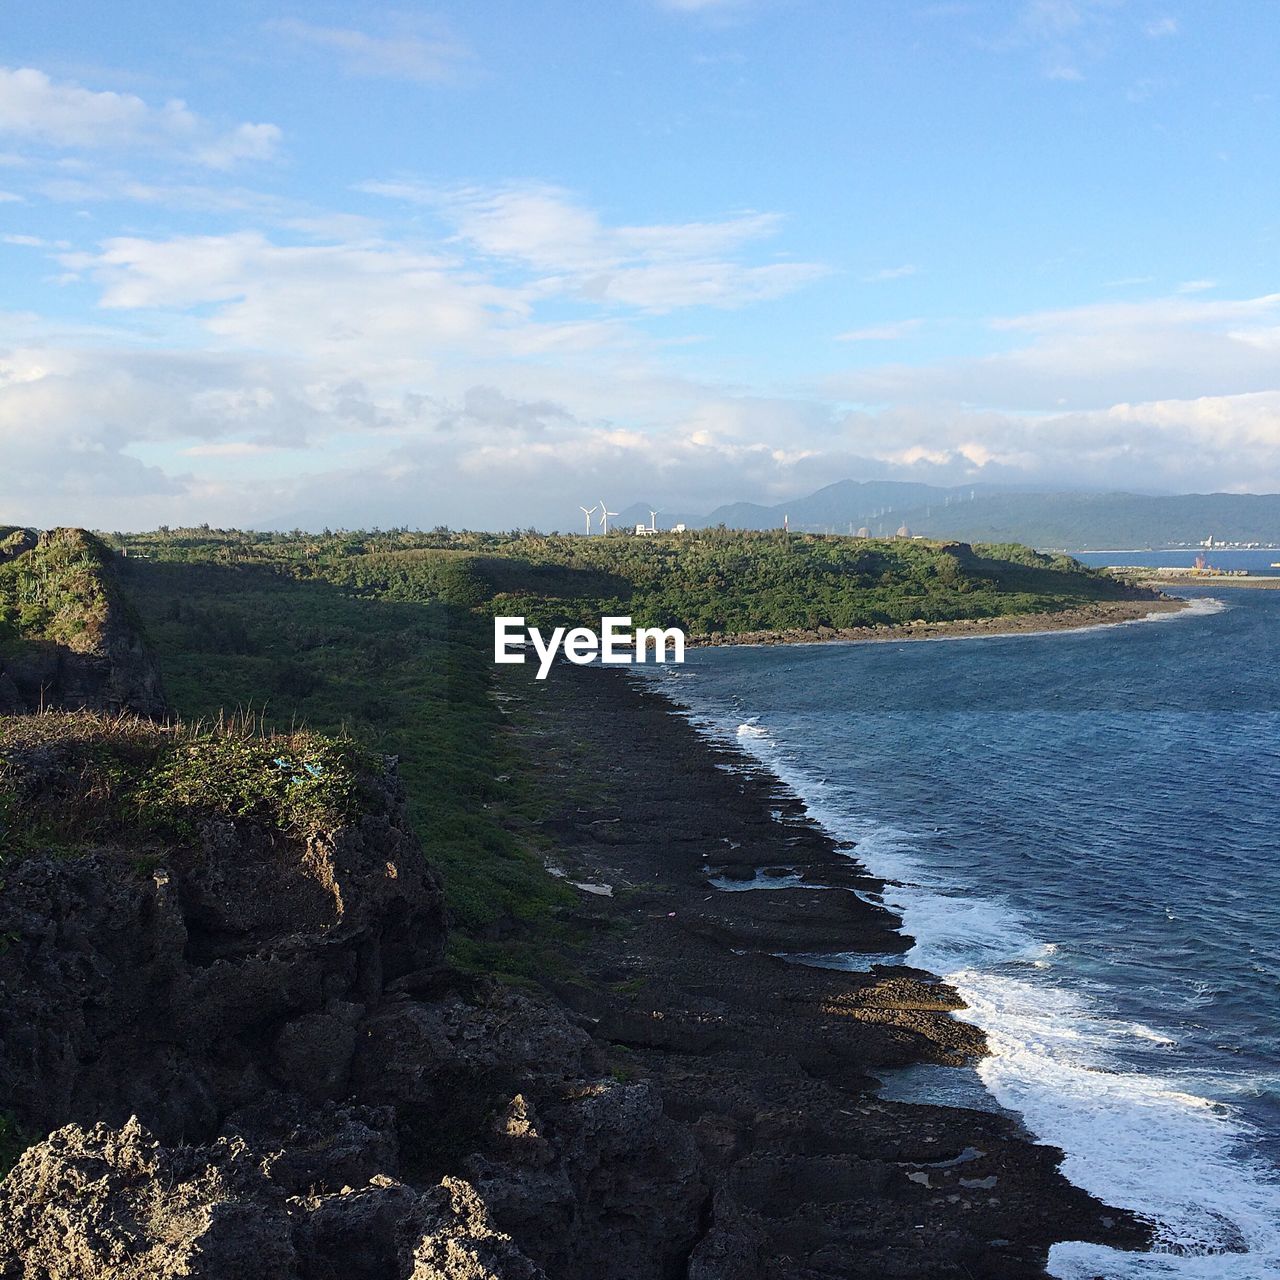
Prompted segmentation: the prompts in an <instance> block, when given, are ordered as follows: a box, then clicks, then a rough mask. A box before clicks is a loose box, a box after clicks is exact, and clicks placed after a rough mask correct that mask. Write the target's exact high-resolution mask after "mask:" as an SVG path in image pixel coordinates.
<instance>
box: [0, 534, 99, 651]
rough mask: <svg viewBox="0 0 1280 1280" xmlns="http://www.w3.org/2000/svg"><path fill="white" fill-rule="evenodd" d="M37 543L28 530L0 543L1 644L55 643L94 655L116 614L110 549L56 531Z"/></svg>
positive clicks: (89, 536) (88, 536)
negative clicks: (37, 641) (15, 642)
mask: <svg viewBox="0 0 1280 1280" xmlns="http://www.w3.org/2000/svg"><path fill="white" fill-rule="evenodd" d="M32 542H33V539H32V538H31V536H30V535H29V534H28V533H27V532H26V531H25V530H15V531H12V532H10V533H8V534H7V535H6V536H5V537H3V538H0V643H2V642H4V641H13V640H18V639H21V640H51V641H55V642H56V643H58V644H62V645H65V646H67V647H68V648H70V649H73V650H75V651H77V652H90V651H92V650H93V649H94V648H95V647H96V646H97V644H98V642H99V640H100V639H101V636H102V633H103V630H104V628H105V627H106V626H107V625H108V622H109V620H110V617H111V615H112V611H113V609H114V608H116V607H121V608H123V607H124V606H123V602H122V601H121V600H119V598H118V596H117V593H116V592H115V591H114V590H113V587H112V581H111V575H110V573H109V572H108V565H109V563H110V561H111V558H112V557H111V551H110V549H109V548H108V547H107V546H106V545H105V544H104V543H103V542H102V541H101V540H100V539H98V538H96V537H94V535H93V534H90V533H86V532H85V531H84V530H83V529H54V530H52V531H51V532H49V533H46V534H42V535H41V536H40V538H39V540H38V541H36V542H35V543H34V545H31V544H32Z"/></svg>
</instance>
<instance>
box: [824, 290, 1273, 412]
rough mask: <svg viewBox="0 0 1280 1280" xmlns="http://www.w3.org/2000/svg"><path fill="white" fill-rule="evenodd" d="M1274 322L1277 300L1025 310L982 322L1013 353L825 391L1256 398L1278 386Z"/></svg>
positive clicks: (871, 376)
mask: <svg viewBox="0 0 1280 1280" xmlns="http://www.w3.org/2000/svg"><path fill="white" fill-rule="evenodd" d="M1278 319H1280V294H1266V295H1262V296H1260V297H1256V298H1243V299H1201V298H1195V297H1190V296H1175V297H1171V298H1158V299H1152V300H1149V301H1145V302H1110V303H1098V304H1094V305H1091V306H1083V307H1074V308H1066V309H1063V310H1058V311H1044V312H1033V313H1030V314H1028V315H1022V316H1011V317H1004V318H1000V319H997V320H994V321H992V322H991V328H992V330H993V331H994V332H995V333H997V334H1002V335H1009V336H1010V337H1011V338H1013V339H1014V341H1015V342H1017V343H1018V345H1015V346H1014V347H1013V348H1012V349H1010V350H1005V351H997V352H995V353H992V354H986V355H982V356H978V357H974V358H970V359H965V360H953V361H946V362H940V363H935V364H928V365H922V366H921V365H882V366H880V367H878V368H871V369H860V370H857V371H854V372H851V373H849V374H847V375H844V376H841V377H838V378H836V379H833V380H832V382H831V390H832V391H833V393H835V394H837V395H840V396H843V397H845V398H847V399H850V400H856V401H861V402H864V403H870V404H886V403H887V404H895V403H896V404H927V403H930V402H939V401H941V402H951V403H960V404H967V405H975V406H978V405H981V406H990V407H992V408H1001V409H1016V410H1022V411H1027V412H1037V413H1043V412H1046V411H1048V412H1051V411H1054V410H1056V409H1061V408H1073V409H1085V410H1100V409H1105V408H1107V407H1108V406H1110V405H1113V404H1116V403H1120V402H1146V401H1150V400H1156V399H1179V400H1182V399H1195V398H1199V397H1203V396H1222V395H1229V394H1234V393H1245V392H1260V391H1266V390H1269V389H1272V388H1274V387H1275V386H1276V385H1277V382H1280V378H1277V374H1276V365H1275V357H1274V354H1273V353H1272V352H1271V351H1270V350H1269V344H1268V343H1267V342H1266V340H1265V335H1266V334H1268V333H1269V332H1270V331H1271V330H1272V329H1273V328H1274V327H1275V326H1276V322H1277V320H1278Z"/></svg>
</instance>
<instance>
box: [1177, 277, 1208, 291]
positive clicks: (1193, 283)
mask: <svg viewBox="0 0 1280 1280" xmlns="http://www.w3.org/2000/svg"><path fill="white" fill-rule="evenodd" d="M1217 287H1218V282H1217V281H1216V280H1184V281H1183V282H1182V283H1181V284H1180V285H1179V286H1178V292H1179V293H1204V292H1205V291H1206V290H1208V289H1216V288H1217Z"/></svg>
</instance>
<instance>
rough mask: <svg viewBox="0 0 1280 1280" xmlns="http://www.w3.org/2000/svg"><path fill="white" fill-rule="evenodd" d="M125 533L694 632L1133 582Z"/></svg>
mask: <svg viewBox="0 0 1280 1280" xmlns="http://www.w3.org/2000/svg"><path fill="white" fill-rule="evenodd" d="M206 537H207V540H206V541H205V542H204V543H203V544H202V543H201V542H200V538H199V536H198V533H192V532H190V531H184V532H181V533H176V534H175V533H172V532H170V533H168V534H155V535H146V536H145V537H134V538H129V539H125V540H123V541H124V542H125V543H127V545H128V546H129V547H130V548H131V549H132V550H133V551H134V552H139V553H142V554H146V555H150V556H152V557H154V558H157V559H161V558H163V559H165V560H173V561H191V560H194V559H199V558H200V556H201V548H202V547H203V552H204V555H205V556H206V557H208V558H209V559H213V560H215V561H217V562H220V563H224V564H229V565H230V564H240V565H254V564H256V565H262V566H274V567H276V568H278V569H280V570H282V571H283V572H286V573H288V574H289V575H290V576H292V577H294V578H296V579H299V580H307V579H319V580H322V581H326V582H329V583H332V584H334V585H336V586H338V587H340V588H341V589H342V590H343V591H344V592H345V593H348V594H351V595H355V596H359V597H365V598H373V599H379V600H384V601H386V600H397V601H417V602H423V603H425V602H428V601H437V602H442V603H444V604H448V605H453V606H456V607H458V608H460V609H475V608H482V609H484V610H485V611H486V612H487V613H493V612H501V613H511V614H523V615H525V616H526V617H528V618H530V619H531V620H532V621H535V622H538V623H550V622H556V623H559V622H569V623H583V624H585V623H590V622H592V621H593V620H594V621H595V622H596V623H598V621H599V619H600V616H601V615H602V614H605V613H629V614H630V615H631V616H632V617H633V618H635V619H636V621H637V622H638V623H642V624H644V625H650V626H651V625H659V624H660V625H663V626H673V625H679V626H683V627H685V628H686V629H687V630H688V631H690V632H691V633H694V634H709V633H728V634H733V633H737V632H743V631H763V630H779V631H780V630H789V629H807V630H814V629H817V628H819V627H836V628H841V627H858V626H875V625H883V624H890V623H896V622H909V621H915V620H917V619H923V620H925V621H928V622H941V621H947V620H951V619H956V618H981V617H994V616H997V615H1001V614H1010V613H1034V612H1040V611H1048V610H1057V609H1063V608H1069V607H1071V606H1072V605H1077V604H1080V603H1082V602H1084V601H1089V600H1104V599H1121V598H1124V597H1125V595H1126V589H1125V588H1124V587H1123V586H1121V585H1118V584H1117V583H1115V582H1114V581H1112V580H1110V579H1108V578H1106V577H1105V576H1104V575H1102V574H1099V573H1097V572H1095V571H1093V570H1090V569H1086V568H1085V567H1084V566H1083V565H1080V564H1079V563H1078V562H1076V561H1075V560H1072V559H1071V558H1070V557H1067V556H1062V555H1058V556H1046V555H1041V554H1039V553H1037V552H1034V551H1031V550H1029V549H1028V548H1026V547H1020V546H1017V545H1016V544H1001V545H998V546H976V547H970V546H968V545H966V544H964V543H940V542H928V541H923V540H910V539H858V538H844V537H835V536H827V535H820V534H791V535H788V534H785V533H783V532H781V531H778V530H770V531H765V532H758V533H757V532H742V531H731V530H727V529H710V530H702V531H696V532H689V533H686V534H681V535H676V534H663V535H659V536H656V537H645V538H637V537H632V536H629V535H626V534H615V535H611V536H609V537H603V538H602V537H593V538H585V537H577V536H563V535H556V536H551V537H545V536H542V535H540V534H536V533H530V532H526V533H514V534H476V533H459V534H452V533H449V532H448V531H447V530H435V531H433V532H431V533H425V534H414V533H409V532H408V531H404V530H400V531H393V532H391V533H379V534H347V533H339V534H328V535H317V536H314V537H313V536H307V535H299V536H296V537H286V536H285V535H279V534H262V535H259V534H241V533H225V532H218V533H215V532H212V531H211V532H210V533H209V534H208V535H206Z"/></svg>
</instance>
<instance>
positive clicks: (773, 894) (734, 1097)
mask: <svg viewBox="0 0 1280 1280" xmlns="http://www.w3.org/2000/svg"><path fill="white" fill-rule="evenodd" d="M509 688H510V692H509V693H507V694H505V695H504V696H507V697H509V698H511V702H510V703H509V704H508V705H509V706H511V708H512V716H513V724H514V726H515V729H514V731H515V732H516V734H517V735H518V736H519V738H520V740H521V741H522V742H523V743H524V744H525V747H526V749H527V751H528V752H529V754H530V758H531V759H533V760H536V761H538V762H539V767H541V768H543V769H545V770H548V771H550V772H551V773H552V778H551V786H552V789H553V790H556V791H558V793H559V794H560V795H561V796H562V800H561V802H560V803H559V805H558V806H557V808H556V810H555V812H554V813H553V815H552V816H550V817H548V818H547V819H546V820H545V821H544V823H543V824H542V833H543V834H544V835H546V834H550V835H551V836H552V838H553V842H554V848H555V850H556V852H555V853H554V855H553V858H554V869H555V870H556V871H557V872H558V873H560V874H563V875H564V876H566V877H567V878H568V879H569V880H570V881H571V882H573V883H575V884H577V885H578V886H579V891H580V893H581V895H582V912H583V914H584V916H586V917H587V918H589V919H590V920H591V921H592V922H593V924H594V926H595V927H594V928H593V929H592V931H591V934H590V937H591V941H590V943H589V944H588V945H587V947H586V948H585V950H584V951H583V952H582V953H581V954H580V955H579V957H578V962H579V965H580V973H581V979H582V980H581V981H576V982H574V983H570V984H565V986H564V987H563V989H562V990H561V991H560V995H561V997H562V999H564V1001H565V1002H566V1003H567V1004H568V1005H569V1006H570V1007H571V1008H573V1009H574V1011H575V1012H576V1013H577V1014H579V1015H580V1016H583V1017H585V1018H586V1019H588V1025H589V1026H590V1028H591V1032H592V1035H593V1038H594V1039H596V1041H597V1042H599V1043H601V1044H602V1045H603V1046H605V1048H606V1049H607V1050H608V1051H609V1052H610V1054H611V1056H612V1058H613V1060H614V1061H615V1062H617V1063H620V1064H622V1066H623V1068H624V1069H625V1071H627V1072H628V1073H631V1074H634V1076H635V1077H636V1078H640V1079H645V1080H647V1081H650V1082H652V1083H653V1085H654V1087H655V1088H656V1089H657V1091H658V1093H659V1095H660V1096H661V1098H662V1100H663V1103H664V1107H665V1109H666V1111H667V1113H668V1114H669V1115H670V1116H672V1117H673V1118H674V1119H676V1120H678V1121H679V1122H680V1124H681V1125H682V1126H683V1127H684V1128H685V1129H686V1130H687V1131H688V1132H689V1133H691V1134H692V1135H693V1137H694V1139H695V1142H696V1145H697V1149H698V1152H699V1154H700V1157H701V1160H702V1163H703V1168H704V1173H703V1177H704V1178H705V1179H706V1181H707V1183H708V1185H709V1187H710V1194H709V1199H708V1203H707V1205H706V1208H705V1211H704V1220H703V1222H702V1224H701V1228H700V1235H699V1239H698V1241H697V1243H696V1245H695V1247H694V1249H693V1252H692V1254H691V1256H690V1263H689V1267H688V1271H687V1274H688V1275H689V1276H696V1277H699V1278H701V1280H709V1277H712V1276H717V1277H719V1276H723V1277H725V1278H726V1280H728V1277H735V1278H741V1280H756V1278H758V1280H765V1278H767V1280H800V1278H801V1277H804V1278H805V1280H817V1278H818V1277H832V1278H835V1277H865V1278H866V1280H871V1278H872V1277H877V1278H880V1277H891V1276H901V1277H907V1276H920V1277H924V1276H929V1277H934V1276H937V1277H942V1276H956V1277H977V1276H981V1277H986V1278H991V1280H998V1278H1001V1277H1031V1276H1041V1275H1043V1274H1044V1273H1043V1267H1044V1262H1045V1258H1046V1255H1047V1251H1048V1249H1049V1247H1050V1245H1052V1244H1053V1243H1054V1242H1055V1241H1058V1240H1065V1239H1088V1240H1095V1241H1105V1242H1108V1243H1112V1244H1115V1245H1117V1246H1120V1247H1124V1246H1126V1245H1128V1246H1134V1245H1137V1244H1139V1243H1141V1241H1142V1240H1143V1239H1144V1238H1145V1231H1144V1229H1143V1228H1142V1227H1141V1225H1139V1224H1137V1223H1135V1222H1133V1221H1132V1220H1131V1219H1129V1218H1128V1217H1127V1215H1125V1214H1122V1213H1119V1212H1117V1211H1114V1210H1111V1209H1107V1208H1105V1207H1103V1206H1101V1205H1099V1204H1098V1203H1096V1202H1095V1201H1093V1200H1092V1199H1091V1198H1090V1197H1089V1196H1087V1195H1086V1194H1085V1193H1084V1192H1082V1191H1080V1190H1078V1189H1077V1188H1075V1187H1073V1186H1071V1185H1070V1184H1069V1183H1067V1182H1066V1181H1065V1179H1063V1178H1062V1176H1061V1175H1060V1174H1059V1172H1058V1168H1057V1166H1058V1163H1059V1159H1060V1153H1059V1152H1057V1151H1056V1150H1053V1149H1051V1148H1048V1147H1045V1146H1041V1145H1038V1144H1036V1143H1034V1142H1033V1141H1031V1140H1030V1139H1029V1138H1028V1137H1027V1135H1026V1134H1025V1132H1024V1131H1022V1130H1021V1128H1020V1127H1019V1125H1018V1124H1017V1123H1016V1121H1014V1120H1012V1119H1010V1118H1007V1117H1004V1116H1001V1115H997V1114H993V1113H991V1112H985V1111H972V1110H963V1109H956V1108H946V1107H936V1106H924V1105H911V1104H902V1103H896V1102H890V1101H886V1100H883V1099H881V1098H879V1097H878V1096H877V1092H876V1090H877V1084H878V1077H879V1075H880V1073H882V1072H884V1071H886V1070H891V1069H892V1068H894V1067H900V1066H906V1065H910V1064H914V1063H921V1062H931V1063H946V1064H959V1063H964V1062H967V1061H971V1060H972V1059H973V1058H974V1057H976V1056H977V1055H980V1054H982V1053H983V1052H985V1046H984V1042H983V1039H982V1036H981V1033H980V1032H979V1031H978V1030H977V1029H976V1028H974V1027H973V1026H972V1025H970V1024H968V1023H965V1022H961V1021H958V1020H956V1019H955V1018H953V1017H952V1016H951V1012H952V1011H953V1010H955V1009H956V1008H957V1007H959V1001H958V999H957V997H956V995H955V993H954V992H953V991H952V990H950V989H949V988H948V987H946V986H945V985H944V984H942V983H941V982H939V981H938V980H937V979H936V978H934V977H933V976H931V975H929V974H926V973H921V972H918V971H913V970H910V969H906V968H903V967H901V966H900V965H893V966H891V967H890V966H882V965H880V964H878V963H877V958H881V957H885V956H886V955H892V954H900V953H902V952H903V951H905V950H907V949H908V948H909V946H910V944H911V940H910V939H909V938H906V937H905V936H903V935H902V934H901V933H900V932H899V930H898V927H897V926H898V921H897V919H896V918H895V917H894V916H893V915H892V913H890V912H889V911H888V910H886V909H885V907H884V906H883V905H882V904H881V903H880V892H881V890H882V888H883V885H882V884H881V883H880V882H878V881H876V880H875V879H873V878H871V877H870V876H868V875H867V874H866V873H865V871H864V870H863V869H862V868H861V867H860V865H859V864H858V863H857V861H856V850H854V849H852V848H851V847H849V846H844V845H840V844H837V843H836V842H834V841H833V840H832V839H831V838H830V836H828V835H827V834H826V833H825V832H824V831H823V830H822V829H821V828H819V827H818V826H816V825H815V824H814V823H813V822H812V821H811V820H809V819H808V817H807V816H806V814H805V812H804V809H803V806H802V805H801V804H800V802H799V801H798V800H796V799H795V798H794V797H793V796H791V795H790V794H789V793H787V792H786V791H785V790H784V789H783V788H782V787H781V786H780V784H778V783H777V781H776V780H775V779H774V778H772V777H771V776H770V775H768V774H767V773H765V772H763V771H761V770H760V769H759V768H757V767H756V766H754V765H753V764H752V763H751V762H750V760H749V759H748V758H746V757H744V756H742V755H740V754H739V753H737V752H736V751H734V750H731V749H728V748H724V747H719V746H716V745H714V744H712V743H710V742H708V741H707V740H705V739H704V738H703V737H701V736H699V735H698V734H697V733H696V731H695V730H694V729H693V728H692V727H691V726H690V725H689V724H688V723H687V721H685V720H684V719H683V718H682V717H681V716H680V715H678V714H677V713H676V712H675V710H674V709H673V708H672V706H671V705H670V704H669V703H668V702H667V701H666V700H665V699H664V698H663V697H662V696H661V695H660V694H659V693H658V692H656V691H655V690H654V689H653V688H652V687H651V686H648V685H647V684H646V683H645V682H643V681H639V680H633V679H632V678H631V677H629V676H626V675H622V674H620V673H617V672H612V671H605V670H601V669H599V668H579V667H570V666H568V665H567V664H562V665H561V666H560V667H558V668H557V669H556V671H555V673H554V675H553V676H552V678H551V679H549V680H548V681H546V682H545V683H542V684H534V683H533V682H527V683H524V684H522V685H518V686H517V685H515V684H514V682H512V684H511V685H510V686H509ZM602 725H604V726H608V727H609V741H610V742H611V743H617V744H622V743H625V748H621V747H619V748H618V749H616V750H615V749H605V750H601V748H600V742H599V739H598V738H597V737H596V736H595V731H596V729H597V727H598V726H602ZM851 855H852V856H851ZM780 885H790V886H792V887H789V888H786V889H785V890H783V889H779V888H777V887H776V886H780ZM771 886H775V887H771ZM832 953H839V954H845V955H848V956H849V957H850V970H849V971H845V970H840V969H833V968H825V967H815V966H814V965H813V964H810V963H804V962H803V959H802V958H803V957H815V956H824V955H830V954H832ZM784 957H787V958H784ZM499 1218H500V1219H501V1213H499Z"/></svg>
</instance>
